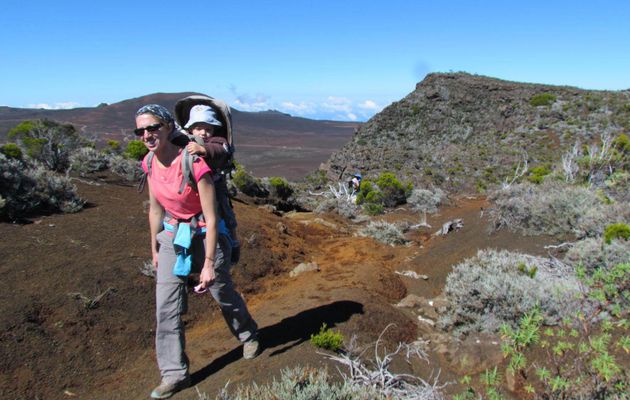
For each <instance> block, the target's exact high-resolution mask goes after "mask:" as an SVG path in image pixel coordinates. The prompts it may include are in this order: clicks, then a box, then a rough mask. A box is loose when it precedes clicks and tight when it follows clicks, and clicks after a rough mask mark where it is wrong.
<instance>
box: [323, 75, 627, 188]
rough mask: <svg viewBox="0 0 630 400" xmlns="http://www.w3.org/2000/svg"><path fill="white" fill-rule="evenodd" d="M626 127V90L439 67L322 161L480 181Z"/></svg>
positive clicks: (330, 166)
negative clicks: (448, 70)
mask: <svg viewBox="0 0 630 400" xmlns="http://www.w3.org/2000/svg"><path fill="white" fill-rule="evenodd" d="M538 100H541V101H542V103H546V104H543V105H537V104H539V103H538V102H537V101H538ZM629 130H630V91H628V90H625V91H595V90H583V89H578V88H574V87H566V86H552V85H541V84H533V83H518V82H509V81H504V80H500V79H495V78H490V77H484V76H477V75H471V74H467V73H434V74H429V75H427V77H426V78H425V79H424V80H423V81H422V82H420V83H418V84H417V85H416V89H415V90H414V91H413V92H412V93H410V94H409V95H407V96H406V97H405V98H403V99H402V100H400V101H398V102H395V103H392V104H391V105H390V106H388V107H386V108H385V109H384V110H382V111H381V112H380V113H378V114H376V115H375V116H374V117H372V118H371V119H370V120H369V121H367V122H366V123H365V124H363V125H362V126H361V127H360V128H359V129H358V130H357V132H356V133H355V134H354V136H353V137H352V140H350V141H349V142H348V143H347V144H346V145H345V146H344V147H343V148H342V149H341V150H339V151H337V152H335V153H334V154H333V155H332V156H331V158H330V159H329V160H328V162H327V163H326V164H325V165H324V166H323V169H324V170H326V171H327V172H328V175H329V177H331V178H336V177H338V176H339V175H340V174H342V172H344V171H347V172H354V171H362V172H363V173H364V175H365V174H368V175H370V174H371V175H376V174H378V173H379V172H381V171H393V172H395V173H396V174H397V175H399V176H402V177H404V178H406V179H408V180H410V181H413V182H416V183H422V184H425V185H430V184H434V185H438V186H443V187H447V188H453V189H456V190H459V189H462V188H469V189H470V188H475V187H477V188H478V189H483V188H484V187H486V186H488V185H490V184H493V183H498V182H500V181H502V180H503V179H504V178H506V176H508V175H509V174H512V172H513V168H514V166H515V165H517V164H518V162H519V161H522V160H523V159H524V158H525V157H527V159H528V162H529V165H530V166H535V165H539V164H544V163H550V162H553V161H557V160H559V159H560V156H561V155H562V153H563V152H564V151H566V150H567V149H569V148H570V147H571V146H573V145H574V143H575V142H576V141H577V140H580V141H581V142H582V143H591V142H593V141H596V140H598V138H599V137H600V136H601V135H602V134H604V133H606V134H611V135H618V134H620V133H623V132H628V131H629Z"/></svg>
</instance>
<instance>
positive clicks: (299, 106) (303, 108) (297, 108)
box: [280, 101, 317, 115]
mask: <svg viewBox="0 0 630 400" xmlns="http://www.w3.org/2000/svg"><path fill="white" fill-rule="evenodd" d="M280 111H284V112H288V113H289V114H296V115H313V114H316V113H317V110H316V109H315V107H314V106H313V105H312V104H310V103H306V102H303V101H301V102H299V103H293V102H291V101H284V102H282V103H280Z"/></svg>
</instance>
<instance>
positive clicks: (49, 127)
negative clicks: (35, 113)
mask: <svg viewBox="0 0 630 400" xmlns="http://www.w3.org/2000/svg"><path fill="white" fill-rule="evenodd" d="M8 137H9V138H11V139H15V140H16V141H17V143H18V145H19V146H20V147H21V149H22V150H23V151H24V153H26V155H28V156H29V157H31V158H33V159H35V160H37V161H39V162H41V163H42V164H43V165H44V166H46V167H47V168H48V169H50V170H53V171H57V172H62V171H65V170H66V169H68V167H69V166H70V155H71V154H72V153H73V152H74V151H75V150H77V149H78V148H80V147H83V146H86V145H87V140H85V139H84V138H83V137H82V136H81V135H80V134H79V132H77V131H76V129H75V128H74V126H72V125H69V124H60V123H58V122H54V121H49V120H37V121H24V122H22V123H20V124H19V125H17V126H16V127H14V128H13V129H11V130H10V131H9V133H8Z"/></svg>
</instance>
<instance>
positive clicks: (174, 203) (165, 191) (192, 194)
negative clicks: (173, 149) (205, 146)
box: [142, 151, 211, 219]
mask: <svg viewBox="0 0 630 400" xmlns="http://www.w3.org/2000/svg"><path fill="white" fill-rule="evenodd" d="M148 157H149V155H148V154H147V155H146V156H145V157H144V160H142V169H143V170H144V172H145V173H147V172H148V171H149V170H148V168H147V158H148ZM152 164H153V165H152V166H151V175H150V176H148V180H149V187H150V189H151V192H152V193H153V196H155V198H156V199H157V201H158V202H159V203H160V204H161V205H162V207H164V209H165V210H166V211H168V212H169V213H170V214H171V215H173V217H175V218H177V219H189V218H191V217H193V216H195V215H197V214H199V213H200V212H201V201H200V200H199V193H197V192H196V191H195V190H194V189H193V188H192V187H190V185H186V187H185V188H184V191H183V192H182V194H179V193H178V192H179V187H180V186H181V184H182V179H183V177H182V152H181V151H180V153H179V155H178V156H177V157H176V158H175V159H174V160H173V162H172V163H171V165H170V166H169V167H167V168H163V167H161V166H160V165H159V164H158V162H157V157H153V160H152ZM193 172H194V173H193V176H194V177H195V181H196V182H199V180H200V179H201V177H202V176H203V175H204V174H207V173H210V172H211V170H210V168H209V167H208V165H207V164H206V163H205V162H204V161H203V160H202V159H201V158H198V159H196V160H195V162H194V163H193Z"/></svg>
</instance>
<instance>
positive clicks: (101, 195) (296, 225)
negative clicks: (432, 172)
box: [0, 182, 547, 399]
mask: <svg viewBox="0 0 630 400" xmlns="http://www.w3.org/2000/svg"><path fill="white" fill-rule="evenodd" d="M79 190H80V193H81V195H82V196H83V197H84V198H85V199H87V200H88V201H89V203H90V204H89V207H88V208H86V209H85V210H83V211H82V212H80V213H77V214H72V215H51V216H42V217H36V218H34V219H33V220H32V223H29V224H24V225H18V224H8V223H2V224H0V235H1V236H2V237H3V238H4V240H3V241H2V242H1V243H0V259H1V260H2V264H1V265H0V274H2V277H3V278H2V280H1V282H0V332H1V333H0V398H3V399H69V398H73V397H76V398H82V399H83V398H85V399H142V398H147V397H148V393H149V392H150V390H151V388H152V387H153V386H155V385H156V384H157V383H158V382H159V374H158V370H157V366H156V362H155V357H154V351H153V329H154V328H153V326H154V317H153V312H154V303H153V280H152V279H151V278H148V277H146V276H144V275H142V274H141V273H140V272H139V269H140V267H141V266H142V264H143V262H144V261H145V260H148V259H149V255H150V253H149V237H148V224H147V221H146V219H147V216H146V214H145V212H144V211H143V210H144V206H143V202H144V201H145V200H146V193H145V194H142V195H139V194H138V193H137V192H136V190H135V188H132V187H128V186H124V185H119V184H115V183H112V182H110V183H107V184H104V185H101V186H90V185H86V184H82V183H79ZM481 207H484V208H487V204H486V203H485V201H484V200H483V199H461V200H458V201H454V204H453V205H452V206H449V207H447V208H444V209H443V210H441V213H440V214H439V215H437V216H433V217H432V218H430V219H429V223H430V224H431V225H432V226H433V227H434V228H433V229H431V230H428V229H424V230H421V231H413V232H412V233H409V239H410V240H411V245H410V246H398V247H390V246H386V245H382V244H379V243H377V242H375V241H373V240H372V239H369V238H362V237H356V236H353V233H354V232H355V231H356V229H357V228H358V227H359V225H356V224H352V223H350V222H348V221H345V220H343V219H342V218H340V217H339V216H336V215H325V216H320V215H314V214H310V213H298V214H286V215H284V216H278V215H275V214H273V213H271V212H270V211H268V209H266V208H261V207H257V206H255V205H252V204H248V203H247V202H246V201H237V202H235V208H236V213H237V215H238V219H239V223H240V228H239V232H240V236H241V240H242V242H243V251H242V253H243V256H242V261H241V262H240V263H239V264H238V265H237V266H235V267H234V270H233V276H234V279H235V281H236V283H237V286H238V288H239V290H240V291H241V292H242V293H243V294H244V296H245V298H246V300H247V303H248V306H249V308H250V311H251V312H252V314H253V315H254V317H255V318H256V320H257V321H258V324H259V327H260V329H261V330H260V336H261V341H262V344H263V346H264V350H263V351H262V354H261V355H260V356H259V357H258V358H256V359H254V360H251V361H247V360H244V359H242V357H241V354H242V348H241V347H240V345H239V343H238V342H237V341H236V340H235V339H234V338H233V337H232V336H231V335H230V333H229V331H228V329H227V327H226V325H225V322H224V321H223V319H222V317H221V315H220V313H219V311H218V308H217V307H216V305H215V304H214V303H213V301H212V298H211V297H210V296H208V295H201V296H200V295H192V294H191V296H190V299H189V308H190V310H189V313H188V315H187V316H186V324H187V349H188V355H189V357H190V359H191V372H192V374H193V375H192V377H193V383H194V384H195V385H196V386H197V388H198V389H199V390H200V391H201V392H206V393H208V394H209V395H210V396H211V398H214V396H215V395H216V393H217V392H218V390H220V389H221V388H223V387H224V386H225V385H226V383H227V382H228V381H229V382H230V387H231V388H235V387H237V386H238V385H240V384H247V383H251V382H253V381H255V382H257V383H265V382H268V381H270V380H271V379H272V378H274V377H278V375H279V372H280V370H282V369H283V368H285V367H289V366H293V365H311V366H324V365H328V367H329V370H330V371H331V372H333V371H335V369H334V367H333V366H332V365H330V364H329V362H327V361H326V360H325V358H324V357H323V356H322V355H320V354H318V353H317V350H316V349H315V348H314V347H313V346H312V345H311V344H310V343H309V338H310V335H311V334H312V333H315V332H317V331H318V330H319V328H320V326H321V325H322V324H323V323H326V324H328V326H329V327H332V328H334V329H335V330H338V331H340V332H342V333H343V334H344V336H345V337H346V338H350V337H351V336H352V335H353V334H357V335H358V338H359V342H360V343H370V342H372V341H374V340H375V339H376V338H377V337H378V335H379V334H380V333H381V332H382V331H383V329H384V328H385V327H386V326H387V325H388V324H390V323H395V327H393V328H392V329H390V330H388V331H387V335H386V336H387V339H388V340H389V341H392V342H397V341H413V340H415V339H416V338H418V336H419V335H424V333H425V332H426V330H421V329H419V328H418V326H417V325H416V320H415V317H413V316H412V315H409V313H407V312H404V311H403V310H401V309H399V308H396V307H394V306H393V305H392V304H395V303H396V302H397V301H399V300H400V299H401V298H403V297H404V296H405V295H406V294H408V293H414V294H417V295H419V296H424V297H427V298H430V297H434V296H437V295H438V294H439V293H440V292H441V290H442V288H443V286H444V282H445V278H446V275H447V274H448V273H449V271H450V270H451V266H452V265H453V264H455V263H457V262H459V261H461V260H463V259H464V258H467V257H470V256H472V255H474V254H475V253H476V252H477V250H478V249H482V248H487V247H494V248H508V249H519V250H523V251H527V252H529V253H534V254H539V253H542V252H543V249H542V245H543V244H544V243H546V242H547V240H546V239H545V238H536V239H532V238H523V237H521V236H518V235H515V234H512V233H509V232H505V231H502V232H499V233H494V234H488V221H487V220H486V219H485V218H480V208H481ZM383 218H384V219H388V220H403V219H406V220H410V221H412V222H413V223H416V222H417V221H418V219H419V216H418V215H414V214H412V213H410V212H408V211H406V210H405V209H399V210H397V211H396V212H394V213H392V214H388V215H386V216H384V217H383ZM452 218H463V220H464V228H463V229H461V230H460V231H457V232H453V233H451V234H449V235H447V236H446V237H434V236H432V235H431V233H432V232H434V231H436V230H437V229H438V228H439V226H441V224H442V223H443V222H445V221H447V220H449V219H452ZM300 262H316V263H317V264H318V265H319V267H320V271H319V272H307V273H304V274H301V275H299V276H297V277H294V278H292V277H289V272H290V271H291V270H292V269H293V268H294V267H295V266H296V265H297V264H299V263H300ZM397 270H398V271H401V270H413V271H416V272H418V273H421V274H426V275H428V276H429V279H428V280H426V281H424V280H419V281H418V280H414V279H410V278H406V277H401V276H400V275H397V274H395V271H397ZM99 294H103V296H102V297H101V298H100V300H99V301H98V302H96V304H93V306H92V307H91V308H88V307H86V306H85V304H84V302H82V300H81V296H85V297H86V298H90V299H94V298H95V297H97V296H98V295H99ZM408 368H412V370H413V371H411V372H414V373H423V372H430V370H432V369H434V370H436V371H437V369H442V372H441V375H440V376H441V380H454V379H455V377H456V376H457V375H456V371H453V370H452V368H449V365H448V363H446V362H445V361H444V359H443V358H441V357H438V356H435V357H433V359H432V362H431V364H430V365H429V366H427V364H423V365H422V366H411V367H408ZM333 373H334V372H333ZM174 398H175V399H197V398H198V396H197V393H196V391H195V390H194V389H188V390H185V391H183V392H181V393H179V394H177V395H176V396H175V397H174Z"/></svg>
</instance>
